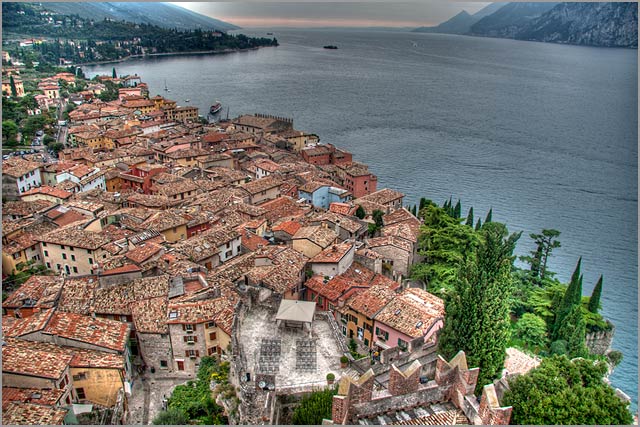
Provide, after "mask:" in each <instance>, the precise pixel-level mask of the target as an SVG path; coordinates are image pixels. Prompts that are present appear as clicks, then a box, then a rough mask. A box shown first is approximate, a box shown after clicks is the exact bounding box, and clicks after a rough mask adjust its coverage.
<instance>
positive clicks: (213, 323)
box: [207, 322, 216, 329]
mask: <svg viewBox="0 0 640 427" xmlns="http://www.w3.org/2000/svg"><path fill="white" fill-rule="evenodd" d="M215 327H216V322H209V323H207V329H209V328H215Z"/></svg>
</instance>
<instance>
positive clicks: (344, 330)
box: [342, 325, 347, 337]
mask: <svg viewBox="0 0 640 427" xmlns="http://www.w3.org/2000/svg"><path fill="white" fill-rule="evenodd" d="M342 335H344V336H345V337H346V336H347V327H346V326H344V325H342Z"/></svg>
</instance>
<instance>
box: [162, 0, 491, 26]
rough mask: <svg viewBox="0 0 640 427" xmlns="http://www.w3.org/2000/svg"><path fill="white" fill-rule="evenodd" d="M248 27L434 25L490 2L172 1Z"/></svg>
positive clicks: (480, 7)
mask: <svg viewBox="0 0 640 427" xmlns="http://www.w3.org/2000/svg"><path fill="white" fill-rule="evenodd" d="M171 3H173V4H176V5H179V6H182V7H184V8H186V9H189V10H192V11H194V12H198V13H201V14H203V15H207V16H210V17H212V18H216V19H220V20H222V21H225V22H228V23H231V24H234V25H237V26H239V27H244V28H252V27H253V28H256V27H271V28H276V27H298V28H300V27H420V26H427V27H428V26H434V25H438V24H440V23H441V22H444V21H446V20H447V19H449V18H451V17H453V16H454V15H456V14H458V13H460V12H461V11H463V10H466V11H467V12H469V13H470V14H474V13H475V12H477V11H479V10H480V9H482V8H484V7H485V6H487V5H488V4H490V2H486V3H485V2H449V1H444V0H427V1H420V2H397V3H395V2H394V3H388V2H330V1H295V2H293V1H292V2H287V1H279V2H269V1H267V2H256V1H254V2H171Z"/></svg>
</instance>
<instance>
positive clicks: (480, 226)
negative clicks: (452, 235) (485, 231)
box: [476, 218, 482, 231]
mask: <svg viewBox="0 0 640 427" xmlns="http://www.w3.org/2000/svg"><path fill="white" fill-rule="evenodd" d="M481 228H482V220H481V219H480V218H478V222H476V231H479V230H480V229H481Z"/></svg>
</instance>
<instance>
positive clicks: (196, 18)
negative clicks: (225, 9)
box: [42, 2, 239, 31]
mask: <svg viewBox="0 0 640 427" xmlns="http://www.w3.org/2000/svg"><path fill="white" fill-rule="evenodd" d="M42 5H43V6H44V7H45V8H46V9H49V10H52V11H54V12H58V13H63V14H66V15H73V14H76V15H79V16H80V17H82V18H85V19H94V20H103V19H105V18H109V19H113V20H116V21H122V20H124V21H128V22H136V23H144V24H153V25H158V26H160V27H164V28H177V29H181V30H187V29H195V28H202V29H207V30H218V31H229V30H235V29H237V28H239V27H236V26H235V25H233V24H229V23H227V22H223V21H220V20H217V19H213V18H209V17H208V16H204V15H200V14H199V13H195V12H192V11H190V10H187V9H184V8H182V7H179V6H176V5H173V4H169V3H142V2H139V3H138V2H132V3H128V2H98V3H89V2H74V3H61V2H60V3H59V2H54V3H42Z"/></svg>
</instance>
